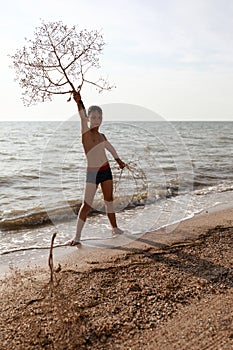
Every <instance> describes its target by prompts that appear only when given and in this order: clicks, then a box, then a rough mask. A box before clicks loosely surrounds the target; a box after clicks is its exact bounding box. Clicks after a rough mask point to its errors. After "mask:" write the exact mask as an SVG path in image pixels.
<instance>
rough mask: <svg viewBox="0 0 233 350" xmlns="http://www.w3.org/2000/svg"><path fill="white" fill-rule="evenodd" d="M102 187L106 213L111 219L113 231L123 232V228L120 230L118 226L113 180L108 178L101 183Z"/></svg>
mask: <svg viewBox="0 0 233 350" xmlns="http://www.w3.org/2000/svg"><path fill="white" fill-rule="evenodd" d="M101 188H102V192H103V196H104V202H105V208H106V213H107V215H108V219H109V221H110V224H111V226H112V229H113V233H114V234H115V233H117V234H119V233H123V231H122V230H120V229H119V228H118V227H117V222H116V215H115V210H114V207H113V181H112V180H107V181H104V182H102V183H101Z"/></svg>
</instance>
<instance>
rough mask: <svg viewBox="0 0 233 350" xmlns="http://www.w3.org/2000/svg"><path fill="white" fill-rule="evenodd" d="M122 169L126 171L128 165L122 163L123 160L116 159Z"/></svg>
mask: <svg viewBox="0 0 233 350" xmlns="http://www.w3.org/2000/svg"><path fill="white" fill-rule="evenodd" d="M116 161H117V163H118V165H119V167H120V169H124V168H125V167H126V164H125V163H124V162H122V160H121V159H116Z"/></svg>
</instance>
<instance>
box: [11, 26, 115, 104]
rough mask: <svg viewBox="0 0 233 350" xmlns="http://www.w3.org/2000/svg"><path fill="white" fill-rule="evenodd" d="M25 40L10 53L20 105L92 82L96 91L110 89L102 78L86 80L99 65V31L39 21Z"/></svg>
mask: <svg viewBox="0 0 233 350" xmlns="http://www.w3.org/2000/svg"><path fill="white" fill-rule="evenodd" d="M25 41H26V45H25V46H24V47H23V48H22V49H18V50H17V51H16V53H15V54H14V55H13V56H10V57H11V58H12V60H13V67H14V68H15V71H16V80H18V81H19V83H20V86H21V87H22V88H23V96H22V100H23V103H24V105H26V106H29V105H31V104H35V103H37V102H44V101H48V100H50V101H51V98H52V96H53V95H55V94H56V95H57V94H72V93H73V92H74V91H77V90H80V89H81V88H82V86H83V84H84V83H89V84H92V85H94V86H95V87H96V88H97V90H99V92H101V91H102V90H111V89H112V88H113V86H110V85H109V83H108V82H107V81H106V80H105V79H103V78H100V79H98V80H97V81H91V80H88V79H87V73H88V71H89V70H90V69H91V68H100V65H99V55H100V54H101V53H102V51H103V47H104V45H105V43H104V41H103V37H102V35H101V33H100V32H98V31H96V30H92V31H88V30H82V31H79V32H78V31H77V28H76V26H73V27H71V28H69V27H68V26H66V25H64V24H63V23H62V22H61V21H59V22H48V23H45V22H43V21H42V24H41V26H40V27H37V28H36V29H35V32H34V39H33V40H29V39H27V38H25Z"/></svg>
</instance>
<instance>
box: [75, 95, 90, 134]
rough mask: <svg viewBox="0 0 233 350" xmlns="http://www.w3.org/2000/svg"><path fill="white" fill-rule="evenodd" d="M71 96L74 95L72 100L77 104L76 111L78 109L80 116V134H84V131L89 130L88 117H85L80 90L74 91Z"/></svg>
mask: <svg viewBox="0 0 233 350" xmlns="http://www.w3.org/2000/svg"><path fill="white" fill-rule="evenodd" d="M73 97H74V100H75V102H76V103H77V106H78V111H79V115H80V118H81V131H82V134H84V133H85V132H86V131H88V130H89V127H88V124H87V122H88V117H87V113H86V109H85V106H84V104H83V101H82V98H81V95H80V92H74V93H73Z"/></svg>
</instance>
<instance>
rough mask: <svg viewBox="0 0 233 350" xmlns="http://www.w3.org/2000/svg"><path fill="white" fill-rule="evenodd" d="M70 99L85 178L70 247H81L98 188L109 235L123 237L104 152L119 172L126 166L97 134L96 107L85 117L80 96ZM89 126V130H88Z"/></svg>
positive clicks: (98, 118) (98, 113)
mask: <svg viewBox="0 0 233 350" xmlns="http://www.w3.org/2000/svg"><path fill="white" fill-rule="evenodd" d="M73 97H74V100H75V102H76V103H77V106H78V111H79V115H80V119H81V132H82V144H83V148H84V152H85V155H86V158H87V174H86V186H85V190H84V199H83V203H82V205H81V208H80V210H79V213H78V219H77V227H76V235H75V237H74V238H73V240H72V241H71V242H70V245H71V246H75V245H78V244H80V238H81V232H82V229H83V226H84V224H85V221H86V219H87V215H88V212H89V211H90V209H91V206H92V202H93V199H94V196H95V193H96V190H97V187H98V185H99V184H100V186H101V189H102V192H103V197H104V202H105V208H106V213H107V215H108V219H109V221H110V224H111V226H112V233H113V235H116V234H121V233H123V231H122V230H121V229H120V228H118V226H117V223H116V216H115V212H114V208H113V180H112V172H111V168H110V165H109V162H108V159H107V156H106V152H105V150H108V151H109V152H110V153H111V154H112V156H113V157H114V159H115V160H116V162H117V163H118V165H119V167H120V168H121V169H123V168H124V167H125V166H126V164H125V163H124V162H122V160H121V159H120V158H119V156H118V154H117V152H116V150H115V149H114V147H113V146H112V145H111V143H110V142H109V141H108V140H107V138H106V137H105V135H104V134H101V133H100V132H99V127H100V125H101V123H102V110H101V108H100V107H98V106H91V107H90V108H89V109H88V113H87V114H86V110H85V107H84V104H83V102H82V100H81V96H80V93H79V92H75V93H74V94H73ZM88 122H89V123H90V126H88Z"/></svg>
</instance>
